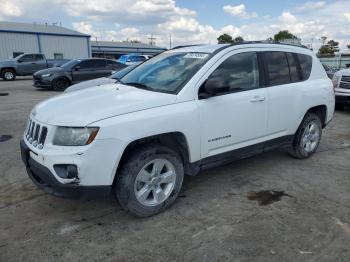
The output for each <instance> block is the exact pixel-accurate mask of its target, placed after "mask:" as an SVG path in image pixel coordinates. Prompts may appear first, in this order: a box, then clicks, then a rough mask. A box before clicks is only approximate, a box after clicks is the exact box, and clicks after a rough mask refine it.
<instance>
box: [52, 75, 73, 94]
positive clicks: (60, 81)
mask: <svg viewBox="0 0 350 262" xmlns="http://www.w3.org/2000/svg"><path fill="white" fill-rule="evenodd" d="M68 86H69V81H68V80H67V79H66V78H63V77H61V78H57V79H54V80H53V81H52V88H53V90H55V91H64V90H65V89H66V88H67V87H68Z"/></svg>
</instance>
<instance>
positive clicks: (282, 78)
mask: <svg viewBox="0 0 350 262" xmlns="http://www.w3.org/2000/svg"><path fill="white" fill-rule="evenodd" d="M264 61H265V64H266V69H267V75H268V79H269V85H270V86H274V85H283V84H287V83H290V82H291V81H290V75H289V67H288V62H287V57H286V54H285V53H284V52H264Z"/></svg>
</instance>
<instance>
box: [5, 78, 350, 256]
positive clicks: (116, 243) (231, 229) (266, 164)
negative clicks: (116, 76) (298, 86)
mask: <svg viewBox="0 0 350 262" xmlns="http://www.w3.org/2000/svg"><path fill="white" fill-rule="evenodd" d="M4 92H8V93H9V95H8V96H0V135H6V134H8V135H12V136H13V138H12V139H10V140H8V141H6V142H0V261H4V262H10V261H126V260H131V261H136V260H137V261H175V260H176V261H278V262H280V261H316V262H322V261H327V262H328V261H336V262H347V261H349V258H350V109H347V110H345V111H343V112H336V115H335V118H334V120H333V121H332V123H331V124H330V126H328V127H327V128H326V129H325V130H324V137H323V140H322V145H321V146H320V148H319V150H318V152H317V153H316V154H315V155H314V156H313V157H312V158H310V159H308V160H302V161H300V160H296V159H293V158H291V157H289V156H288V155H287V154H286V153H285V152H282V151H274V152H270V153H266V154H263V155H259V156H256V157H253V158H250V159H245V160H242V161H238V162H235V163H233V164H230V165H227V166H224V167H221V168H215V169H211V170H208V171H205V172H201V173H200V174H199V175H198V176H196V177H186V178H185V181H184V189H183V192H182V193H181V197H179V198H178V200H177V201H176V202H175V204H174V205H173V206H172V207H171V208H170V209H168V210H167V211H166V212H164V213H162V214H160V215H157V216H155V217H151V218H147V219H138V218H135V217H133V216H131V215H129V214H127V213H125V212H124V211H122V210H121V208H120V207H119V205H118V204H117V202H116V201H115V199H114V198H113V197H110V198H108V199H100V200H94V201H83V200H80V201H77V200H67V199H60V198H55V197H52V196H49V195H46V194H45V193H43V192H41V191H40V190H38V189H36V187H35V186H34V185H33V184H32V182H31V181H30V180H29V178H28V177H27V175H26V172H25V169H24V165H23V164H22V162H21V159H20V150H19V139H20V137H21V135H22V132H23V130H24V125H25V122H26V119H27V116H28V114H29V112H30V110H31V108H32V107H33V106H34V105H35V104H36V103H37V102H39V101H41V100H43V99H45V98H47V97H51V96H53V95H56V94H57V93H55V92H52V91H39V90H36V89H35V88H34V87H32V86H31V81H30V80H28V79H21V80H17V81H14V82H4V81H0V93H4ZM261 190H278V191H285V193H286V194H288V195H289V196H284V197H282V198H281V200H280V201H277V202H274V203H272V204H269V205H264V206H260V205H259V204H258V202H257V201H252V200H249V199H248V198H247V194H248V193H249V192H250V191H261Z"/></svg>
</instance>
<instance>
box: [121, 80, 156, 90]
mask: <svg viewBox="0 0 350 262" xmlns="http://www.w3.org/2000/svg"><path fill="white" fill-rule="evenodd" d="M123 84H124V85H128V86H133V87H136V88H140V89H144V90H151V91H152V90H153V88H152V87H150V86H148V85H145V84H142V83H137V82H128V83H123Z"/></svg>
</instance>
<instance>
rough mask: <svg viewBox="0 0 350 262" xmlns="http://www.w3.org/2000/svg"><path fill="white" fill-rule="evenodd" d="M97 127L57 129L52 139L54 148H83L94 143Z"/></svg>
mask: <svg viewBox="0 0 350 262" xmlns="http://www.w3.org/2000/svg"><path fill="white" fill-rule="evenodd" d="M98 130H99V128H98V127H58V128H57V130H56V132H55V136H54V139H53V144H54V145H56V146H85V145H88V144H90V143H92V141H94V139H95V137H96V135H97V133H98Z"/></svg>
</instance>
